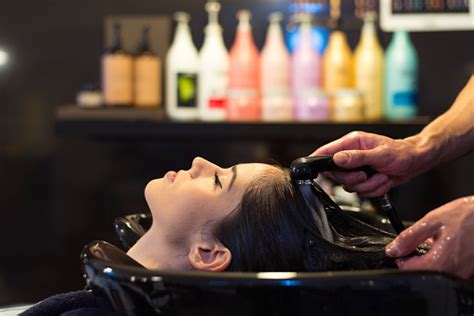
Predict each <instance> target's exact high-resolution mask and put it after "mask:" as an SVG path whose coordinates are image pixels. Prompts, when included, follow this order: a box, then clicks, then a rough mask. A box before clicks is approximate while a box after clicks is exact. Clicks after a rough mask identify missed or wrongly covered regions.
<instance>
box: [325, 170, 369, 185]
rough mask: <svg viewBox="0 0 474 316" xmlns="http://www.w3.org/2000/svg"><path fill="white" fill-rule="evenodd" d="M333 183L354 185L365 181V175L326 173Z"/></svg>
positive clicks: (341, 172) (358, 173)
mask: <svg viewBox="0 0 474 316" xmlns="http://www.w3.org/2000/svg"><path fill="white" fill-rule="evenodd" d="M327 174H328V175H329V176H330V177H331V178H332V179H333V180H334V181H336V182H338V183H341V184H344V185H355V184H358V183H362V182H364V181H366V180H367V175H366V174H365V172H363V171H354V172H345V171H332V172H328V173H327Z"/></svg>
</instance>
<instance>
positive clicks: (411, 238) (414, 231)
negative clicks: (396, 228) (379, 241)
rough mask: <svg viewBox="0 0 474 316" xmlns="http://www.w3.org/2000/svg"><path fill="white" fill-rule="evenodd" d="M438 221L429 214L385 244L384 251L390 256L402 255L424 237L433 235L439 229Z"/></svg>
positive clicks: (411, 250) (408, 252)
mask: <svg viewBox="0 0 474 316" xmlns="http://www.w3.org/2000/svg"><path fill="white" fill-rule="evenodd" d="M439 227H440V225H439V223H438V222H436V221H433V220H430V217H429V216H425V217H423V218H422V219H421V220H419V221H418V222H416V223H415V224H413V225H412V226H411V227H408V228H407V229H405V230H404V231H403V232H401V233H400V235H398V236H397V238H395V240H393V241H392V242H391V243H390V244H388V245H387V247H386V248H385V251H386V253H387V255H388V256H390V257H403V256H406V255H408V254H410V253H411V252H413V251H414V250H415V249H416V247H418V246H419V245H420V244H421V243H422V242H424V241H425V240H426V239H428V238H430V237H433V236H435V235H436V234H437V232H438V230H439Z"/></svg>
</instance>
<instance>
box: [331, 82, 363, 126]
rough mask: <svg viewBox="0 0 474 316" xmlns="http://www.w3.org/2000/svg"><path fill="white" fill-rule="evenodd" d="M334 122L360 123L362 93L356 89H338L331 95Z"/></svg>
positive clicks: (361, 118)
mask: <svg viewBox="0 0 474 316" xmlns="http://www.w3.org/2000/svg"><path fill="white" fill-rule="evenodd" d="M332 119H333V121H335V122H360V121H363V120H364V102H363V98H362V93H361V92H360V91H359V90H357V89H338V90H336V91H334V93H333V114H332Z"/></svg>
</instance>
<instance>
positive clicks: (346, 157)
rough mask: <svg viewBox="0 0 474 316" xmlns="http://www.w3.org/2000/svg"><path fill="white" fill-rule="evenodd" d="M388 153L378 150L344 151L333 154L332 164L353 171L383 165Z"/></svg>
mask: <svg viewBox="0 0 474 316" xmlns="http://www.w3.org/2000/svg"><path fill="white" fill-rule="evenodd" d="M389 155H390V152H387V151H382V150H380V149H377V148H374V149H367V150H358V149H353V150H344V151H340V152H337V153H336V154H334V158H333V159H334V162H335V163H336V165H338V166H339V167H341V168H344V169H355V168H359V167H362V166H372V167H374V168H375V169H376V168H377V166H380V165H383V164H385V163H386V162H387V161H388V159H389Z"/></svg>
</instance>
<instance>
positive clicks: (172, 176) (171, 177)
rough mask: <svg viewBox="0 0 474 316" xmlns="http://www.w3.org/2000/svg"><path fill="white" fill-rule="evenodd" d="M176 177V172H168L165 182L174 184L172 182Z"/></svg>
mask: <svg viewBox="0 0 474 316" xmlns="http://www.w3.org/2000/svg"><path fill="white" fill-rule="evenodd" d="M176 176H177V173H176V171H168V172H167V173H166V174H165V178H166V180H168V181H169V182H171V183H173V182H174V180H175V179H176Z"/></svg>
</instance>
